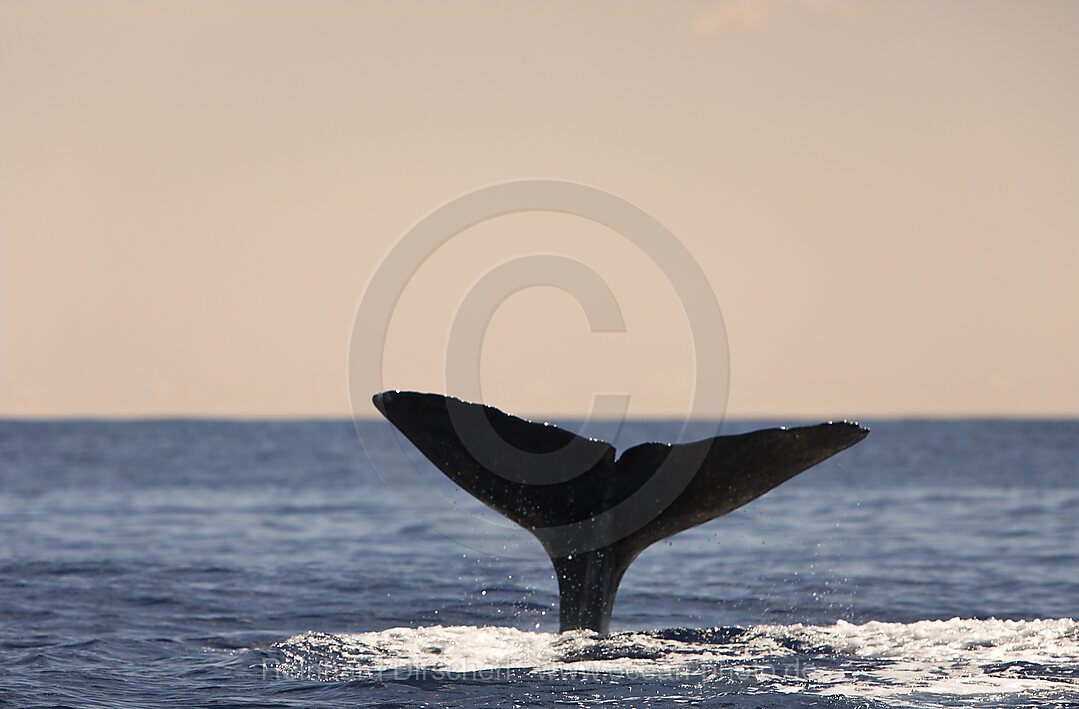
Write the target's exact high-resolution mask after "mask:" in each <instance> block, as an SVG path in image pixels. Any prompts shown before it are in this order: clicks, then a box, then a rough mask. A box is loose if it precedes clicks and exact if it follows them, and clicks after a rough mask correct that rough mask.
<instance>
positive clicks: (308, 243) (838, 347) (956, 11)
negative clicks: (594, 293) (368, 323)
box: [0, 0, 1079, 418]
mask: <svg viewBox="0 0 1079 709" xmlns="http://www.w3.org/2000/svg"><path fill="white" fill-rule="evenodd" d="M1077 10H1079V5H1077V3H1075V2H1066V1H1053V2H1030V1H1026V0H1024V1H1021V2H1020V1H1015V2H1003V1H997V2H782V1H779V0H775V1H768V2H720V3H674V2H662V3H659V2H657V3H628V2H626V3H612V2H602V3H601V2H589V3H583V2H582V3H572V2H560V3H546V2H527V3H524V2H518V3H494V2H478V3H453V2H437V3H415V2H402V3H396V4H389V3H362V2H325V3H324V2H311V1H308V0H304V1H303V2H242V1H229V2H217V1H213V0H209V1H205V2H164V1H156V2H122V3H121V2H102V1H97V2H4V3H3V4H2V5H0V415H3V416H24V415H27V416H73V415H77V416H84V415H87V416H140V415H153V416H160V415H176V414H179V415H213V416H347V415H349V413H350V405H349V397H348V389H347V363H348V348H349V342H350V339H351V331H352V327H353V320H354V317H355V314H356V309H357V306H358V304H359V303H360V300H361V297H362V296H363V294H364V292H365V288H366V286H367V284H368V282H369V281H370V280H371V279H372V277H373V276H374V274H375V273H376V272H377V271H378V269H379V266H380V263H381V262H382V259H383V257H384V256H385V255H386V254H387V253H388V252H389V251H390V249H391V248H392V247H393V245H394V244H395V243H396V242H397V241H398V240H399V239H401V238H402V236H403V235H405V234H406V232H408V230H409V229H410V227H412V226H413V225H414V224H415V223H416V222H417V221H419V220H420V219H422V218H423V217H424V216H425V215H426V214H428V213H429V212H431V211H432V210H434V209H436V208H437V207H439V206H440V205H442V204H444V203H446V202H447V201H449V200H451V199H453V198H455V197H457V196H459V195H461V194H463V193H467V192H469V191H472V190H474V189H476V188H479V187H482V186H485V185H491V184H494V183H499V182H503V181H507V180H519V179H526V178H551V179H561V180H568V181H572V182H578V183H583V184H587V185H591V186H593V187H596V188H599V189H601V190H604V191H607V192H610V193H612V194H614V195H617V196H619V197H621V198H622V199H625V200H627V201H628V202H630V203H632V204H634V205H636V206H637V207H639V208H640V209H641V210H643V211H644V212H646V213H647V214H650V215H651V216H652V217H654V218H655V219H656V220H658V221H659V222H660V223H662V224H663V225H665V226H666V227H667V228H668V229H670V231H671V232H672V233H673V234H674V235H675V236H677V238H678V240H679V241H681V243H682V244H683V245H684V247H685V248H686V250H688V252H689V254H690V255H691V256H692V257H693V259H694V260H695V261H696V263H697V264H699V266H700V268H701V269H702V270H703V272H704V274H705V275H706V276H707V279H708V281H709V283H710V284H711V287H712V289H713V291H714V293H715V296H716V300H717V302H718V303H719V306H720V308H721V310H722V314H723V319H724V323H725V330H726V338H727V341H728V343H729V352H730V391H729V402H723V401H720V400H715V401H707V402H703V403H702V402H698V403H701V407H700V409H701V410H703V411H705V412H708V413H711V414H712V415H718V414H719V413H722V411H723V409H724V403H726V404H727V405H726V412H727V414H728V415H729V416H731V417H755V416H778V417H783V418H795V417H797V418H802V417H808V418H818V417H819V418H832V417H837V418H841V417H846V418H868V417H880V416H911V415H913V416H938V415H944V416H952V415H993V416H997V415H1056V416H1074V415H1076V414H1077V412H1079V379H1077V377H1079V219H1077V217H1079V100H1077V99H1079V44H1077V38H1079V11H1077ZM538 253H542V254H554V255H559V256H564V257H569V258H571V259H575V260H577V261H579V262H580V263H582V264H584V265H586V266H587V267H588V268H590V269H591V270H593V271H595V273H596V274H598V276H599V277H600V278H601V279H602V281H603V282H605V283H606V284H607V285H608V286H609V288H610V291H611V293H612V294H613V295H614V296H615V298H616V299H617V302H618V304H619V306H620V308H621V312H622V315H623V320H624V323H625V332H592V331H590V329H589V325H588V321H587V320H586V318H585V315H584V313H583V311H582V306H581V305H580V304H578V302H577V301H575V300H574V298H573V297H571V296H570V295H569V294H567V293H566V292H563V291H560V290H558V289H556V288H555V287H553V286H551V285H540V286H536V287H531V288H527V289H525V290H522V291H520V292H518V293H516V294H514V295H511V296H510V297H509V298H507V299H505V301H504V302H498V303H493V304H491V305H490V307H491V308H494V307H495V306H497V309H496V310H495V313H494V316H493V318H492V320H491V323H490V328H489V330H488V331H487V335H486V339H485V340H484V347H483V354H482V358H481V360H480V362H479V363H478V365H477V366H478V367H479V370H480V373H481V381H482V384H483V397H484V399H485V400H487V401H488V402H490V403H494V404H496V405H500V406H503V407H506V408H508V409H510V410H512V411H516V412H522V413H527V414H533V415H536V414H543V413H546V414H551V415H567V414H568V415H582V414H584V413H586V412H587V411H588V408H589V406H590V403H591V401H592V396H593V394H594V393H595V392H616V393H627V394H629V395H630V397H631V398H630V408H629V413H630V415H632V416H661V415H662V416H677V415H681V414H683V413H684V412H685V411H687V410H688V407H689V400H690V396H691V392H692V390H693V384H694V381H695V371H697V370H696V364H697V363H695V361H694V356H693V338H692V336H691V334H690V324H689V323H688V322H687V316H686V315H685V314H684V309H683V305H682V303H681V302H680V301H679V297H678V295H677V293H676V290H675V288H674V287H673V286H672V284H671V283H669V282H668V281H667V280H666V276H665V273H664V272H663V270H662V269H661V268H659V267H658V266H657V264H656V263H655V261H654V260H653V259H651V258H650V257H649V255H648V254H646V253H645V252H643V251H642V250H641V249H639V248H638V247H637V246H635V245H634V244H633V243H632V242H631V241H630V240H629V239H628V238H627V237H626V236H625V235H624V234H619V233H617V232H615V231H613V230H611V229H608V228H607V227H602V226H598V225H596V224H595V223H592V222H590V221H588V220H586V219H583V218H581V217H577V216H570V215H566V214H550V213H535V212H530V213H522V214H514V215H510V216H503V217H499V218H496V219H491V220H489V221H486V222H484V223H482V224H480V225H478V226H476V227H473V228H471V229H467V230H466V231H464V232H462V233H461V234H459V235H458V236H456V237H454V238H453V239H452V240H450V241H449V242H448V243H446V244H445V245H444V246H443V247H442V248H440V249H438V250H437V251H435V252H433V253H431V254H430V255H429V257H428V258H427V259H426V260H424V261H423V262H422V265H421V266H420V267H419V269H418V270H417V271H416V273H415V274H414V277H413V278H412V280H411V281H409V282H408V283H407V286H406V287H405V289H404V292H403V295H402V296H401V299H400V302H399V303H398V304H397V306H398V307H397V309H396V311H395V313H394V316H393V319H392V323H391V325H390V329H389V331H388V335H387V337H386V338H385V368H384V383H385V386H386V387H387V388H391V387H392V388H403V389H420V390H433V391H443V390H445V389H446V388H447V386H446V382H445V378H446V364H445V362H446V349H447V338H448V333H449V332H450V328H451V326H452V324H453V322H454V318H455V314H456V313H457V312H458V310H459V308H460V307H461V304H462V303H463V302H466V300H467V295H468V293H470V292H471V289H472V288H473V286H474V285H475V284H476V283H477V282H479V281H480V280H481V279H482V278H484V276H485V274H487V273H489V272H491V271H492V269H496V268H497V267H498V266H499V264H502V263H504V262H506V261H507V260H510V259H514V258H516V257H520V256H527V255H530V254H538ZM526 280H527V281H528V282H530V283H532V282H538V283H540V284H543V283H550V280H549V278H548V276H547V275H545V274H544V273H542V272H537V273H535V274H534V275H533V276H531V277H530V279H526ZM522 285H524V283H522ZM713 325H714V326H715V327H718V326H719V324H718V323H713ZM360 337H361V338H364V337H367V334H366V333H360ZM370 337H371V338H377V339H382V336H381V334H380V333H370ZM454 393H461V392H454ZM358 413H360V414H361V415H376V414H375V412H374V409H373V408H370V407H369V406H368V405H367V404H366V403H364V404H363V406H362V407H361V409H360V410H359V412H358Z"/></svg>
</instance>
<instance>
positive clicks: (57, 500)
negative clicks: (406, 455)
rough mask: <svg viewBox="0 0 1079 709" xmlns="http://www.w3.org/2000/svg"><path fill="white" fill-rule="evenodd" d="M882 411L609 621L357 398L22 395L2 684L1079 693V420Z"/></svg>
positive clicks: (355, 693)
mask: <svg viewBox="0 0 1079 709" xmlns="http://www.w3.org/2000/svg"><path fill="white" fill-rule="evenodd" d="M784 423H792V422H784ZM864 423H867V424H868V425H869V426H870V427H871V428H872V429H873V432H872V433H871V434H870V436H869V437H868V438H867V439H866V440H865V441H863V442H862V443H860V444H858V445H857V446H855V447H854V448H852V449H850V450H848V451H846V452H844V453H841V454H839V455H838V456H836V457H835V458H833V459H831V460H829V461H826V462H825V463H823V464H821V465H820V466H818V467H816V468H813V469H811V470H809V471H807V472H805V473H803V474H802V475H801V476H799V477H797V478H795V479H794V480H792V481H790V482H788V483H786V484H784V485H783V486H781V487H779V488H777V489H776V490H774V491H772V492H771V493H769V494H768V495H766V496H764V497H762V498H760V499H759V500H757V501H755V502H753V503H751V504H750V505H748V506H746V507H744V508H742V509H740V510H738V511H736V512H734V513H732V514H730V515H728V516H726V517H723V518H720V519H718V520H715V521H713V522H710V523H708V524H706V525H704V526H702V527H699V528H696V529H694V530H691V531H689V532H686V533H683V534H682V535H679V536H677V537H675V538H673V539H671V540H668V541H667V542H664V543H660V544H657V545H655V546H654V547H652V548H651V549H649V550H648V551H646V552H645V553H644V554H642V555H641V557H640V558H639V559H638V560H637V561H636V562H635V563H634V565H633V566H632V567H631V568H630V571H629V573H628V574H627V576H626V578H625V580H624V582H623V584H622V588H621V591H620V593H619V596H618V602H617V604H616V607H615V611H614V618H613V622H612V635H611V636H609V637H606V638H602V637H598V636H596V635H594V634H592V633H588V632H575V633H567V634H563V635H559V634H558V632H557V631H558V609H557V600H558V599H557V592H556V584H555V581H554V577H553V572H552V569H551V567H550V564H549V562H548V561H547V560H546V558H545V556H544V555H543V553H542V551H541V550H540V549H539V546H538V545H537V544H535V543H534V542H531V541H530V540H529V539H528V537H527V536H526V535H523V534H521V533H519V532H518V531H516V530H515V529H514V528H512V527H511V526H509V525H507V524H505V523H503V522H501V520H500V519H499V518H498V517H497V515H492V514H490V513H488V512H486V511H485V510H484V509H483V508H482V506H481V505H479V504H478V503H475V502H474V501H472V500H471V498H468V496H467V495H464V494H463V493H459V492H457V491H455V490H454V489H453V487H452V485H449V484H448V482H447V481H445V480H443V479H442V478H441V476H440V475H439V474H438V473H437V472H434V471H433V469H432V468H425V467H424V465H423V464H422V462H421V459H419V458H418V457H417V458H416V459H415V460H416V465H417V469H418V470H419V471H420V481H419V482H418V483H410V484H409V485H406V486H402V485H401V484H398V483H397V481H395V480H394V476H395V475H396V474H397V473H398V472H401V471H395V470H394V469H392V467H391V468H390V469H382V468H380V469H379V470H377V471H376V469H375V467H374V466H373V465H372V464H371V462H370V461H369V460H368V458H367V456H366V455H365V452H364V449H363V446H362V445H361V443H360V437H359V436H358V435H357V433H356V430H355V428H354V426H353V424H352V422H350V421H321V422H237V421H110V422H93V421H41V422H32V421H12V420H7V421H0V705H3V706H19V707H23V706H50V707H51V706H78V707H98V706H101V707H106V706H107V707H126V706H130V707H146V706H166V705H169V706H204V707H256V706H258V707H263V706H265V707H304V706H342V707H344V706H349V707H352V706H361V707H362V706H372V707H374V706H377V707H411V706H536V707H541V706H542V707H546V706H571V707H599V706H609V705H615V704H617V705H619V706H638V707H668V706H681V705H695V704H703V705H707V706H729V707H758V706H764V707H795V706H821V707H865V706H871V707H877V706H880V707H892V706H900V707H964V706H997V707H1029V706H1058V707H1064V706H1070V707H1079V622H1077V621H1076V619H1079V422H1077V421H1075V420H1067V421H877V422H873V421H869V422H864ZM361 425H363V426H370V427H386V426H388V424H386V423H383V422H381V421H372V422H368V423H363V424H361ZM767 425H771V424H767V423H761V422H758V423H737V424H726V425H725V427H724V432H737V431H741V430H749V429H752V428H759V427H764V426H767ZM371 430H373V431H376V432H377V431H378V430H379V429H377V428H376V429H371ZM384 432H385V430H384V429H383V433H384ZM676 434H677V425H676V424H673V423H670V422H631V423H627V424H625V426H623V428H622V430H621V431H619V432H618V440H619V441H620V442H623V443H627V442H638V441H643V440H654V439H658V440H664V439H670V438H673V437H674V435H676ZM383 468H385V466H383ZM387 480H389V482H390V483H392V484H387ZM418 500H423V501H433V503H432V504H430V505H417V504H416V502H417V501H418Z"/></svg>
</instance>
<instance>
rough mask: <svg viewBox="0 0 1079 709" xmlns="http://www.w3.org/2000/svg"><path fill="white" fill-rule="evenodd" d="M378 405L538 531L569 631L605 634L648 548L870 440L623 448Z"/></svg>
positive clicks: (546, 430) (790, 435)
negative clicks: (630, 571) (627, 579)
mask: <svg viewBox="0 0 1079 709" xmlns="http://www.w3.org/2000/svg"><path fill="white" fill-rule="evenodd" d="M373 401H374V404H375V407H376V408H377V409H378V410H379V411H380V412H381V413H382V414H383V415H384V416H385V417H386V418H387V419H389V421H390V422H391V423H393V425H394V426H396V427H397V428H398V429H399V430H400V431H401V432H402V433H403V434H404V435H405V437H406V438H408V439H409V440H410V441H411V442H412V443H413V444H414V445H415V446H416V447H417V448H418V449H419V450H420V452H422V453H423V454H424V455H425V456H426V457H427V458H428V459H429V460H430V461H431V462H432V463H434V465H435V466H436V467H437V468H438V469H439V470H440V471H442V473H444V474H445V475H446V476H447V477H449V478H450V479H451V480H453V481H454V482H455V483H457V484H458V485H460V486H461V487H462V488H464V489H465V490H466V491H468V492H469V493H470V494H471V495H473V496H474V497H476V498H477V499H479V500H480V501H481V502H483V503H485V504H487V505H488V506H490V507H492V508H493V509H495V510H498V511H499V512H500V513H502V514H503V515H505V516H506V517H507V518H509V519H511V520H513V521H514V522H516V523H517V524H519V525H521V526H522V527H524V528H525V529H527V530H529V531H530V532H531V533H532V534H533V535H535V536H536V537H537V538H538V539H539V541H540V543H541V544H542V545H543V546H544V548H545V549H546V550H547V553H548V555H549V556H550V557H551V561H552V563H553V564H554V566H555V570H556V573H557V577H558V584H559V599H560V618H561V630H562V631H566V630H574V629H578V628H587V629H591V630H596V631H598V632H601V633H606V632H607V630H608V627H609V625H610V618H611V611H612V609H613V607H614V598H615V594H616V592H617V590H618V584H619V582H620V581H621V579H622V576H623V575H624V574H625V571H626V569H627V568H629V565H630V564H631V563H632V562H633V560H634V559H635V558H636V557H637V555H638V554H640V553H641V552H642V551H643V550H644V549H646V548H647V547H648V546H649V545H651V544H653V543H655V542H657V541H659V540H661V539H665V538H667V537H670V536H671V535H673V534H677V533H678V532H681V531H684V530H686V529H689V528H691V527H694V526H696V525H699V524H702V523H704V522H707V521H709V520H712V519H715V518H716V517H719V516H721V515H724V514H727V513H728V512H731V511H732V510H735V509H737V508H739V507H741V506H742V505H744V504H746V503H748V502H750V501H752V500H754V499H756V498H757V497H760V496H761V495H763V494H764V493H766V492H768V491H769V490H771V489H772V488H774V487H776V486H777V485H780V484H781V483H783V482H785V481H786V480H789V479H790V478H792V477H794V476H795V475H797V474H798V473H800V472H802V471H803V470H806V469H807V468H810V467H812V466H814V465H816V464H817V463H819V462H821V461H823V460H825V459H826V458H829V457H831V456H832V455H835V454H836V453H838V452H840V451H842V450H844V449H845V448H848V447H850V446H852V445H854V444H855V443H857V442H858V441H860V440H862V439H863V438H865V436H866V435H867V434H868V433H869V430H868V429H867V428H865V427H862V426H859V425H858V424H856V423H851V422H847V421H844V422H838V423H822V424H818V425H815V426H806V427H800V428H792V429H785V428H772V429H766V430H761V431H754V432H752V433H744V434H739V435H733V436H717V437H714V438H709V439H705V440H702V441H696V442H693V443H682V444H674V445H670V444H665V443H644V444H641V445H638V446H635V447H633V448H630V449H628V450H626V451H625V452H624V453H623V454H622V455H621V457H619V458H618V459H617V460H616V459H615V450H614V448H613V447H612V446H611V445H610V444H608V443H605V442H603V441H597V440H594V439H589V438H584V437H582V436H578V435H577V434H574V433H572V432H570V431H567V430H565V429H561V428H558V427H557V426H552V425H550V424H541V423H535V422H532V421H526V420H524V419H521V418H518V417H516V416H511V415H509V414H506V413H503V412H502V411H499V410H498V409H496V408H493V407H490V406H484V405H481V404H473V403H469V402H465V401H461V400H460V399H455V398H453V397H447V396H442V395H439V394H423V393H418V392H402V391H387V392H383V393H381V394H376V395H375V396H374V397H373Z"/></svg>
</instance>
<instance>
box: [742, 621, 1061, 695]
mask: <svg viewBox="0 0 1079 709" xmlns="http://www.w3.org/2000/svg"><path fill="white" fill-rule="evenodd" d="M755 631H756V632H759V633H763V634H765V635H768V636H770V637H773V638H776V639H777V640H780V641H786V642H792V641H793V642H795V643H799V644H803V645H806V646H810V647H819V648H830V649H831V650H832V651H833V652H835V653H837V654H839V655H840V656H850V657H859V658H872V659H876V660H880V662H879V663H877V664H874V665H870V666H868V667H866V666H860V667H859V668H858V671H857V672H855V673H851V672H847V671H844V670H842V669H840V670H814V669H812V668H810V669H809V670H808V676H809V679H810V681H811V682H813V683H814V684H817V685H820V687H819V689H820V691H821V693H822V694H843V695H849V696H858V697H867V698H875V699H887V698H898V697H901V696H911V695H921V696H924V697H927V698H929V697H934V696H935V697H945V696H970V695H982V694H1021V693H1031V692H1050V691H1058V690H1063V691H1066V692H1074V693H1076V694H1079V684H1076V683H1075V680H1072V679H1071V678H1069V677H1068V673H1067V672H1058V673H1056V674H1057V675H1058V676H1054V673H1051V672H1050V673H1042V676H1039V673H1038V672H1037V669H1038V668H1039V667H1041V668H1058V669H1062V670H1070V673H1071V674H1074V675H1076V676H1079V623H1077V622H1076V621H1074V620H1071V619H1069V618H1062V619H1052V620H1029V621H1024V620H997V619H995V618H991V619H989V620H972V619H961V618H952V619H951V620H923V621H918V622H916V623H880V622H869V623H865V624H862V625H854V624H852V623H847V622H844V621H839V622H837V623H836V624H835V625H831V626H803V625H793V626H779V625H774V626H761V627H758V628H756V629H755ZM1030 670H1033V671H1030Z"/></svg>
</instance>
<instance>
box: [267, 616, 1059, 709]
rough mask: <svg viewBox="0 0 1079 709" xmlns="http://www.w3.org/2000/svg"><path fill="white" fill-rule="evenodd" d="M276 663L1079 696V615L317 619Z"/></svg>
mask: <svg viewBox="0 0 1079 709" xmlns="http://www.w3.org/2000/svg"><path fill="white" fill-rule="evenodd" d="M274 649H275V651H276V653H277V654H278V655H279V657H280V658H281V661H280V663H279V664H278V665H276V667H275V668H274V669H275V670H276V671H277V672H280V673H282V674H283V675H286V676H291V677H305V678H309V679H321V680H328V681H351V680H386V679H394V680H396V681H426V680H429V679H431V678H432V677H434V678H436V679H440V680H445V681H462V680H470V681H475V680H484V681H496V682H499V681H500V682H526V683H527V682H528V681H530V680H532V679H538V678H544V677H549V676H550V675H552V674H558V675H574V676H578V677H580V676H587V675H592V676H601V677H603V678H605V679H606V681H618V680H619V679H620V678H628V679H647V680H649V681H654V682H661V683H662V682H667V681H669V680H675V681H677V682H679V683H683V682H686V681H693V682H697V683H707V682H722V683H725V684H740V685H745V686H747V687H751V686H752V687H756V688H761V687H765V688H767V689H768V690H769V691H780V692H804V693H809V694H812V695H818V696H837V695H838V696H846V697H849V698H852V699H855V698H857V699H863V700H864V699H871V700H876V701H879V702H882V703H884V704H893V703H896V702H900V703H902V704H904V705H911V706H918V705H924V706H933V705H934V704H935V702H938V701H940V700H949V699H950V700H952V701H960V702H961V701H962V700H963V699H969V700H971V701H976V700H977V698H978V697H982V698H984V697H986V696H987V695H995V696H1003V695H1013V696H1015V697H1017V698H1018V697H1022V698H1024V699H1031V698H1034V697H1037V696H1049V695H1052V696H1054V697H1060V696H1067V697H1070V698H1072V699H1075V698H1079V623H1077V622H1076V621H1074V620H1071V619H1057V620H1030V621H1011V620H996V619H989V620H969V619H959V618H953V619H951V620H934V621H919V622H915V623H882V622H869V623H864V624H861V625H855V624H852V623H847V622H844V621H839V622H837V623H836V624H835V625H829V626H812V625H801V624H796V625H761V626H756V627H751V628H744V629H743V628H710V629H691V628H673V629H668V630H659V631H650V632H625V633H615V634H612V635H609V636H600V635H598V634H596V633H592V632H589V631H574V632H570V633H562V634H557V633H541V632H526V631H521V630H517V629H516V628H506V627H473V626H429V627H420V628H391V629H389V630H384V631H378V632H370V633H358V634H341V635H335V634H329V633H318V632H308V633H304V634H302V635H297V636H295V637H293V638H290V639H288V640H286V641H284V642H282V643H279V644H277V645H276V646H275V647H274Z"/></svg>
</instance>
